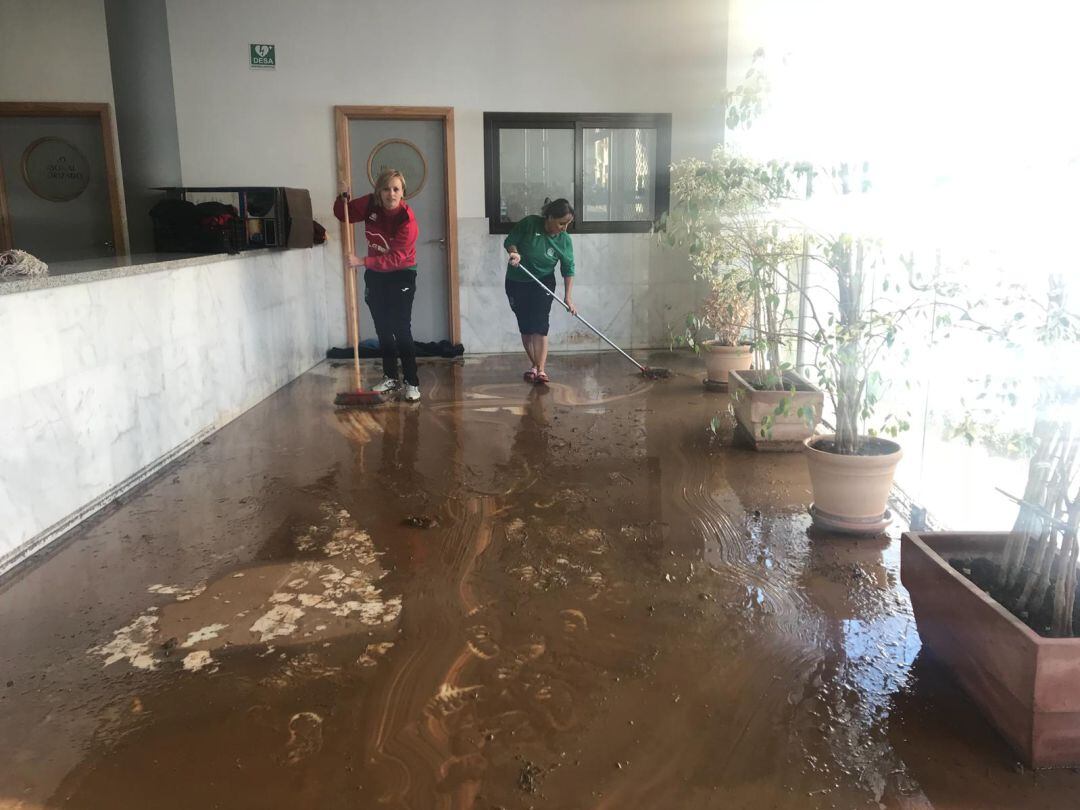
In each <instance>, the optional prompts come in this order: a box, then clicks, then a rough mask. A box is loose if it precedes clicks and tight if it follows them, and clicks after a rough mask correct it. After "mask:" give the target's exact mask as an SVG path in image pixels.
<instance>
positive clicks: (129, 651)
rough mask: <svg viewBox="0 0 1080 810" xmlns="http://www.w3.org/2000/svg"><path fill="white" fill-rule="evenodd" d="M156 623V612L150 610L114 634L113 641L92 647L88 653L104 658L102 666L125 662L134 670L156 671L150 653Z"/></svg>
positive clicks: (154, 662) (155, 664) (152, 656)
mask: <svg viewBox="0 0 1080 810" xmlns="http://www.w3.org/2000/svg"><path fill="white" fill-rule="evenodd" d="M157 623H158V616H157V611H156V609H155V608H151V610H150V611H148V612H147V613H144V614H143V615H142V616H139V617H138V618H137V619H135V621H133V622H132V623H131V624H129V625H127V626H126V627H121V628H120V629H119V630H117V631H116V632H114V633H113V640H112V641H110V642H109V643H108V644H102V645H101V646H100V647H93V648H91V650H90V652H91V653H93V654H95V655H101V656H104V658H105V664H104V666H109V664H115V663H116V662H117V661H125V660H126V661H129V662H130V663H131V665H132V666H133V667H135V668H136V669H157V662H156V661H155V660H154V655H153V653H151V652H150V645H151V644H152V643H153V641H154V635H155V631H156V630H157Z"/></svg>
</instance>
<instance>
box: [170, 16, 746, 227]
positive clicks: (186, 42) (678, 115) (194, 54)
mask: <svg viewBox="0 0 1080 810" xmlns="http://www.w3.org/2000/svg"><path fill="white" fill-rule="evenodd" d="M168 9H169V32H170V37H171V41H172V60H173V66H174V86H175V92H176V103H177V118H178V120H179V122H180V152H181V161H182V166H183V171H184V182H185V183H187V184H189V185H197V184H204V183H210V182H215V183H216V182H243V183H266V184H283V185H294V186H301V187H306V188H310V189H311V191H312V199H313V201H316V206H317V208H316V210H317V215H323V216H325V212H326V211H328V210H329V205H330V202H331V201H332V197H333V193H334V179H335V177H334V172H335V154H334V131H333V126H332V124H333V119H332V112H331V108H332V107H333V106H334V105H335V104H394V105H433V106H451V107H454V108H455V111H456V112H455V115H456V117H457V178H458V214H459V215H460V216H461V217H465V218H468V217H479V216H483V214H484V197H483V182H484V175H483V133H482V131H481V115H482V113H483V112H484V111H496V110H526V111H538V112H544V111H572V112H577V111H598V112H672V113H674V126H673V129H674V135H673V151H674V153H675V157H676V158H677V157H679V156H681V155H683V154H686V153H688V152H690V151H694V150H697V151H702V150H703V149H704V148H707V146H708V145H709V144H711V142H712V141H713V140H714V139H715V137H716V135H717V134H718V133H719V129H718V121H719V108H718V103H719V96H720V91H721V90H722V87H723V81H724V69H725V58H724V52H725V36H726V3H725V2H724V1H723V0H719V1H718V0H671V2H667V3H658V2H656V0H590V2H580V0H546V2H544V3H542V4H530V5H525V4H516V3H508V2H506V1H505V0H469V1H468V2H457V3H448V2H445V1H444V0H412V1H411V2H401V3H357V2H355V0H318V2H309V3H288V4H285V3H277V4H267V3H265V2H260V0H231V2H229V3H221V2H216V1H215V0H168ZM252 42H271V43H274V44H275V45H276V46H277V58H278V66H277V68H276V69H275V70H253V69H251V68H249V67H248V44H249V43H252ZM230 178H231V179H230Z"/></svg>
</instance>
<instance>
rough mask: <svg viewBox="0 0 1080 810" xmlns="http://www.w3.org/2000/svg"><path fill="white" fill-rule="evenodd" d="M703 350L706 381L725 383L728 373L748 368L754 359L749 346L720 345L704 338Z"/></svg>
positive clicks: (715, 383)
mask: <svg viewBox="0 0 1080 810" xmlns="http://www.w3.org/2000/svg"><path fill="white" fill-rule="evenodd" d="M701 345H702V346H703V347H704V350H705V371H706V375H707V376H706V382H708V383H713V384H714V385H727V384H728V373H729V372H732V371H740V370H744V369H748V368H750V364H751V363H753V361H754V354H753V349H752V348H751V347H750V346H721V345H719V344H717V343H716V342H715V341H712V340H706V341H705V342H704V343H702V344H701Z"/></svg>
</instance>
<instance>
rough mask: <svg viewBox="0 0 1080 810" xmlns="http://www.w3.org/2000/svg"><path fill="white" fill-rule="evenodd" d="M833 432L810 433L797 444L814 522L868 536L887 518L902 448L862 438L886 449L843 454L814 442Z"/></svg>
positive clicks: (822, 441) (880, 529)
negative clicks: (876, 452) (806, 473)
mask: <svg viewBox="0 0 1080 810" xmlns="http://www.w3.org/2000/svg"><path fill="white" fill-rule="evenodd" d="M835 438H836V437H835V436H833V435H831V434H830V435H827V436H812V437H810V438H809V439H807V440H806V441H805V442H804V443H803V447H804V450H803V452H804V453H805V455H806V463H807V465H808V466H809V468H810V485H811V487H812V489H813V491H814V502H813V503H812V504H811V505H810V514H811V516H812V517H813V518H814V525H815V526H818V527H819V528H822V529H825V530H827V531H834V532H843V533H845V534H858V535H864V536H873V535H876V534H880V533H881V532H883V531H885V528H886V527H887V526H888V525H889V522H890V521H891V519H892V516H891V514H890V513H889V510H888V508H887V506H888V503H889V491H890V490H891V489H892V482H893V473H894V472H896V465H897V464H899V463H900V459H901V457H903V455H904V452H903V450H901V449H900V445H898V444H897V443H896V442H891V441H889V440H888V439H879V438H876V437H875V438H873V439H869V438H867V439H865V441H869V442H873V443H875V444H877V445H878V446H879V447H881V448H882V449H883V450H885V451H886V452H883V453H881V454H879V455H862V456H845V455H841V454H839V453H829V452H826V451H824V450H821V449H819V447H818V446H820V445H822V444H825V443H827V442H831V441H834V440H835Z"/></svg>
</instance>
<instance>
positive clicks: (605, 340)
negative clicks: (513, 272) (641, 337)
mask: <svg viewBox="0 0 1080 810" xmlns="http://www.w3.org/2000/svg"><path fill="white" fill-rule="evenodd" d="M517 266H518V267H519V268H520V269H521V270H523V271H525V275H527V276H528V277H529V278H531V279H532V280H533V281H535V282H536V283H537V284H539V285H540V286H541V287H543V288H544V292H546V293H547V294H548V295H550V296H551V297H552V298H554V299H555V300H556V301H558V302H559V303H560V304H562V307H563V309H565V310H566V311H567V312H570V305H569V304H567V303H566V302H565V301H564V300H563V299H562V298H560V297H559V296H557V295H556V294H555V293H554V292H553V291H552V290H551V289H549V288H548V285H547V284H545V283H544V282H542V281H541V280H540V279H538V278H537V277H536V276H534V275H533V274H532V273H531V272H530V271H529V268H528V267H526V266H525V265H523V264H522V263H521V262H520V261H519V262H518V264H517ZM570 314H571V315H573V316H574V317H575V318H577V319H578V320H579V321H581V322H582V323H583V324H585V325H586V326H587V327H589V328H590V329H592V330H593V331H594V332H596V334H597V335H598V336H599V337H600V339H601V340H603V341H604V342H605V343H606V344H607V345H608V346H610V347H611V348H613V349H614V350H615V351H617V352H618V353H619V354H621V355H622V356H623V357H625V358H626V359H627V360H629V361H630V362H631V363H633V364H634V365H635V366H637V367H638V368H640V369H641V370H642V372H645V371H647V369H646V368H645V366H643V365H641V363H639V362H638V361H637V360H635V359H634V358H633V357H631V356H630V355H628V354H627V353H626V352H624V351H623V350H622V349H620V348H619V347H618V346H616V345H615V344H614V343H612V342H611V340H610V339H609V338H608V336H607V335H605V334H604V333H603V332H601V331H600V330H599V329H597V328H596V327H595V326H593V325H592V324H591V323H589V322H588V321H587V320H585V319H584V318H583V317H582V316H580V315H578V314H577V313H576V312H570Z"/></svg>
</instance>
